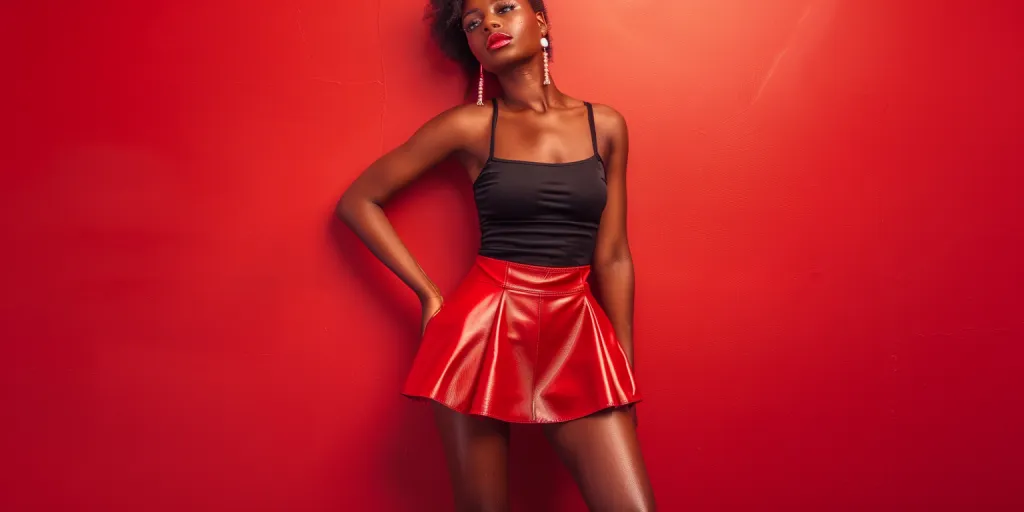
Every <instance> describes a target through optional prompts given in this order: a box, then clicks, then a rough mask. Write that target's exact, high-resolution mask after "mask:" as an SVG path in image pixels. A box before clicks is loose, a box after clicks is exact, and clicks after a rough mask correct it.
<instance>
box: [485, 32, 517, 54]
mask: <svg viewBox="0 0 1024 512" xmlns="http://www.w3.org/2000/svg"><path fill="white" fill-rule="evenodd" d="M511 42H512V36H510V35H508V34H505V33H503V32H494V33H493V34H491V35H490V37H488V38H487V49H488V50H490V51H492V52H493V51H494V50H497V49H498V48H504V47H505V46H508V44H509V43H511Z"/></svg>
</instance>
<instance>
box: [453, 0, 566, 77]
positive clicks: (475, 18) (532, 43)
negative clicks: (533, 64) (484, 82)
mask: <svg viewBox="0 0 1024 512" xmlns="http://www.w3.org/2000/svg"><path fill="white" fill-rule="evenodd" d="M462 29H463V30H464V31H465V32H466V39H467V40H468V41H469V48H470V50H472V51H473V55H475V56H476V58H477V60H478V61H480V63H481V64H483V66H484V69H487V70H489V71H498V70H500V69H502V68H504V67H506V66H508V65H510V64H516V63H519V62H522V61H525V60H528V59H530V58H531V57H533V56H535V55H537V54H538V53H539V52H541V51H542V47H541V45H540V39H541V38H542V37H544V36H546V35H547V30H548V27H547V22H546V21H545V20H544V15H543V14H542V13H535V12H533V8H531V7H530V3H529V2H528V1H526V0H522V1H520V0H466V2H465V3H464V4H463V8H462Z"/></svg>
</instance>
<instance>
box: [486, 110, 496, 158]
mask: <svg viewBox="0 0 1024 512" xmlns="http://www.w3.org/2000/svg"><path fill="white" fill-rule="evenodd" d="M491 104H492V105H494V113H493V114H491V153H490V154H489V155H487V158H488V159H491V158H494V133H495V132H496V131H497V130H498V98H491Z"/></svg>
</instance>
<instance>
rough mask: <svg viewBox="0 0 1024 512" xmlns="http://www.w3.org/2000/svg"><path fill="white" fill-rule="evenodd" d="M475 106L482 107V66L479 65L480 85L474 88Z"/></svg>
mask: <svg viewBox="0 0 1024 512" xmlns="http://www.w3.org/2000/svg"><path fill="white" fill-rule="evenodd" d="M476 104H477V105H480V106H481V107H482V106H483V105H484V65H483V64H480V85H478V86H477V88H476Z"/></svg>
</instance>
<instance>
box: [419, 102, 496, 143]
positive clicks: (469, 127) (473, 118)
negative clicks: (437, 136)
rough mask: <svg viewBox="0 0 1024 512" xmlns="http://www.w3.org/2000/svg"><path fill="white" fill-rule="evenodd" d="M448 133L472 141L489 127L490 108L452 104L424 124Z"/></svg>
mask: <svg viewBox="0 0 1024 512" xmlns="http://www.w3.org/2000/svg"><path fill="white" fill-rule="evenodd" d="M427 127H429V128H430V129H434V130H439V131H442V132H444V133H447V134H449V135H453V136H457V137H459V138H463V139H465V140H466V141H467V142H470V141H472V140H473V139H475V138H476V137H477V136H479V135H480V134H482V133H486V132H487V131H488V130H490V128H491V108H490V107H481V106H479V105H476V104H463V105H457V106H454V107H452V108H450V109H448V110H445V111H444V112H441V113H440V114H438V115H437V116H435V117H434V118H433V119H431V120H430V121H428V122H427V124H425V125H424V128H427Z"/></svg>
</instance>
